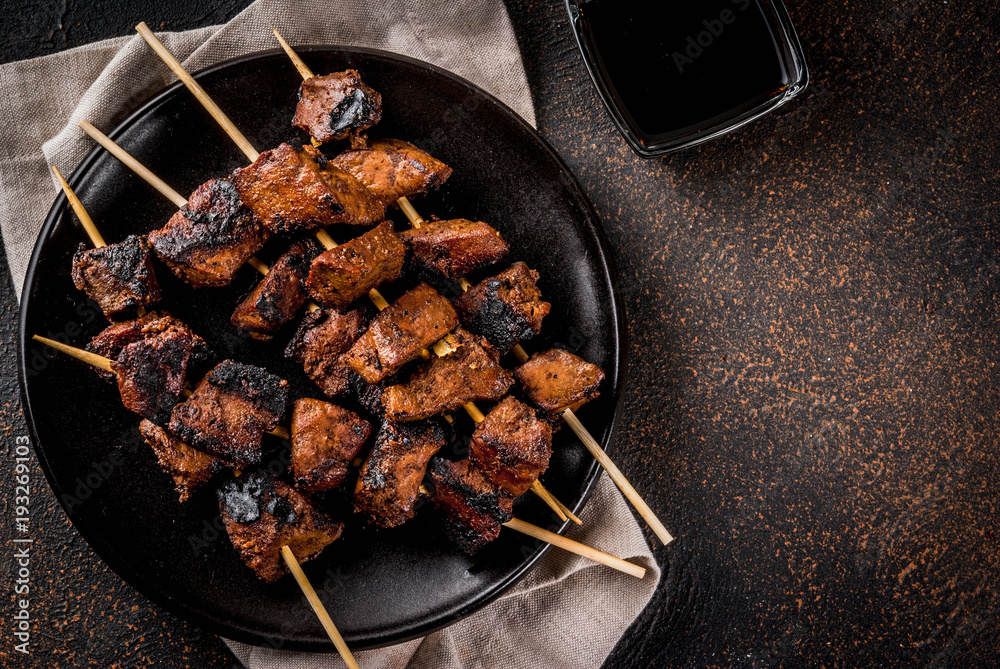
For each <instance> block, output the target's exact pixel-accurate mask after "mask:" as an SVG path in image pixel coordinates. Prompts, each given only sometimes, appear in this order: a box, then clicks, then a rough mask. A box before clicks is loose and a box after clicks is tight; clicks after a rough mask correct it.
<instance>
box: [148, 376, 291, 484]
mask: <svg viewBox="0 0 1000 669" xmlns="http://www.w3.org/2000/svg"><path fill="white" fill-rule="evenodd" d="M287 400H288V382H287V381H285V380H283V379H280V378H278V377H277V376H275V375H274V374H271V373H270V372H268V371H267V370H265V369H263V368H262V367H255V366H254V365H246V364H242V363H238V362H234V361H232V360H223V361H222V362H220V363H219V364H218V365H216V366H215V368H214V369H212V371H211V372H209V373H208V374H207V375H206V376H205V378H204V379H202V380H201V382H200V383H199V384H198V385H197V386H196V387H195V389H194V392H192V393H191V396H190V397H188V398H187V399H186V400H184V402H182V403H181V404H178V405H177V406H176V407H174V409H173V411H172V413H171V415H170V423H169V424H168V425H167V429H168V430H169V431H170V433H171V434H173V435H174V436H175V437H178V438H179V439H180V440H181V441H183V442H185V443H187V444H190V445H191V446H194V447H195V448H197V449H198V450H200V451H204V452H206V453H208V454H210V455H214V456H216V457H218V458H219V459H220V460H222V461H223V462H224V463H225V464H226V465H228V466H230V467H245V466H247V465H251V464H255V463H257V462H259V461H260V454H261V443H262V440H263V437H264V433H265V432H268V431H270V430H273V429H274V428H275V427H277V426H278V423H279V422H280V421H281V417H282V415H284V413H285V405H286V402H287Z"/></svg>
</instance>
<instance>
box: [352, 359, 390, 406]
mask: <svg viewBox="0 0 1000 669" xmlns="http://www.w3.org/2000/svg"><path fill="white" fill-rule="evenodd" d="M347 373H348V376H349V379H348V384H349V385H350V388H351V391H352V392H353V393H354V397H355V398H356V399H357V400H358V404H360V405H361V406H363V407H364V408H365V410H366V411H367V412H368V413H370V414H372V415H373V416H378V417H379V418H385V406H384V405H383V404H382V393H384V392H385V389H386V388H388V387H389V386H393V385H396V383H398V380H399V379H398V375H397V374H393V375H391V376H387V377H386V378H384V379H382V380H381V381H379V382H378V383H368V382H367V381H365V380H364V379H363V378H361V377H360V376H359V375H358V374H356V373H355V372H354V370H352V369H351V368H350V367H348V368H347Z"/></svg>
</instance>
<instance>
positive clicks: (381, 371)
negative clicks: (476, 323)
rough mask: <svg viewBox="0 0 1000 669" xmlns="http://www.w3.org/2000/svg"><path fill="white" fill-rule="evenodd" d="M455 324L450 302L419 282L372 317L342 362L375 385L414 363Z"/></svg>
mask: <svg viewBox="0 0 1000 669" xmlns="http://www.w3.org/2000/svg"><path fill="white" fill-rule="evenodd" d="M456 325H458V315H457V314H456V313H455V309H454V308H453V307H452V306H451V303H450V302H449V301H448V300H446V299H445V298H443V297H441V295H440V294H438V292H437V291H436V290H434V289H433V288H431V287H430V286H428V285H427V284H426V283H422V284H420V285H418V286H417V287H416V288H414V289H413V290H411V291H409V292H408V293H405V294H403V296H402V297H400V298H399V299H398V300H396V301H395V302H393V303H392V304H391V305H389V306H388V307H387V308H386V309H384V310H383V311H382V312H381V313H379V315H378V316H376V317H375V319H374V320H373V321H372V324H371V326H369V328H368V332H366V333H364V334H363V335H362V336H361V338H360V339H358V340H357V341H356V342H355V343H354V346H352V347H351V350H350V351H348V352H347V353H346V354H344V362H345V363H347V365H348V366H350V368H351V369H353V370H354V371H355V372H357V373H358V374H359V375H360V376H361V378H363V379H364V380H365V381H367V382H368V383H378V382H379V381H381V380H382V379H384V378H385V377H387V376H389V375H390V374H392V373H393V372H395V371H396V370H397V369H399V368H400V367H402V366H403V365H405V364H406V363H408V362H410V361H411V360H416V359H417V358H418V357H420V352H421V351H422V350H423V349H425V348H427V347H428V346H430V345H431V344H433V343H434V342H436V341H437V340H438V339H440V338H441V337H443V336H445V335H446V334H448V333H449V332H451V330H452V328H454V327H455V326H456Z"/></svg>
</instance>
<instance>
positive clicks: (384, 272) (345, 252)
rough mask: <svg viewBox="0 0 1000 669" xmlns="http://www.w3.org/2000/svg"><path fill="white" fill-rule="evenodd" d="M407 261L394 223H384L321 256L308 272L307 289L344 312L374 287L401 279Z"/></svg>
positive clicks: (323, 303)
mask: <svg viewBox="0 0 1000 669" xmlns="http://www.w3.org/2000/svg"><path fill="white" fill-rule="evenodd" d="M405 258H406V247H405V246H403V242H402V241H400V239H399V235H397V234H396V232H395V231H394V230H393V229H392V223H390V222H389V221H385V222H383V223H382V224H381V225H379V226H378V227H376V228H373V229H371V230H369V231H368V232H366V233H365V234H363V235H361V236H360V237H355V238H354V239H352V240H351V241H349V242H346V243H344V244H341V245H340V246H337V247H335V248H332V249H330V250H328V251H324V252H323V253H322V254H320V255H319V257H317V258H316V259H315V260H314V261H313V263H312V268H311V269H310V270H309V278H308V279H306V289H307V290H308V291H309V294H310V295H312V297H313V299H314V300H316V301H317V302H319V303H320V304H321V305H323V306H324V307H327V308H329V309H335V310H336V311H343V310H344V309H345V308H346V307H347V305H349V304H351V302H354V300H356V299H358V298H359V297H362V296H364V295H367V294H368V291H370V290H371V289H372V288H375V287H376V286H378V285H379V284H382V283H384V282H386V281H395V280H396V279H398V278H399V274H400V272H401V271H402V269H403V261H404V260H405Z"/></svg>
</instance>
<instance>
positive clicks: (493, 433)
mask: <svg viewBox="0 0 1000 669" xmlns="http://www.w3.org/2000/svg"><path fill="white" fill-rule="evenodd" d="M551 455H552V427H551V426H550V425H549V424H548V423H546V422H545V421H544V420H539V419H538V417H537V416H536V415H535V412H534V410H533V409H532V408H531V407H529V406H527V405H526V404H523V403H521V402H518V401H517V400H516V399H514V398H513V397H509V396H508V397H506V398H505V399H504V400H503V401H502V402H501V403H500V404H498V405H496V406H495V407H494V408H493V410H492V411H490V413H489V414H488V415H487V416H486V419H485V420H484V421H483V422H481V423H479V424H478V425H477V426H476V431H475V432H473V433H472V439H471V440H470V442H469V459H470V460H472V461H473V462H474V463H475V464H476V465H477V466H478V467H479V469H481V470H482V472H483V474H484V475H485V476H486V478H488V479H489V480H490V481H492V482H493V483H494V484H495V485H497V486H499V487H500V488H501V489H503V490H504V491H505V492H507V493H509V494H511V495H513V496H514V497H520V496H521V495H523V494H524V493H526V492H527V491H528V489H529V488H531V484H532V483H534V482H535V481H537V480H538V477H539V476H541V475H542V473H543V472H544V471H545V470H546V469H547V468H548V466H549V457H550V456H551Z"/></svg>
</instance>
